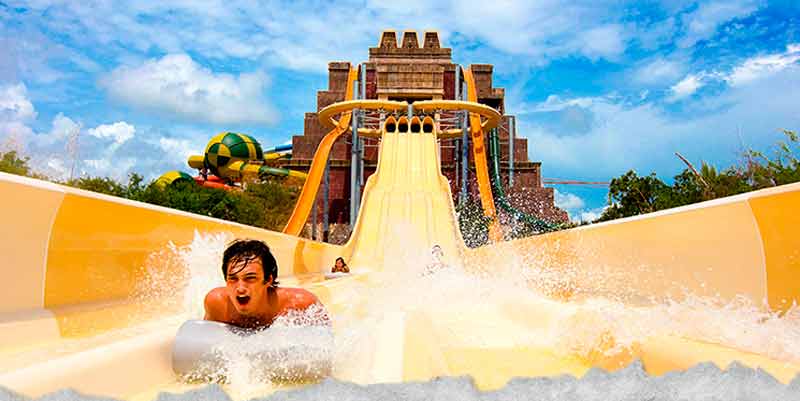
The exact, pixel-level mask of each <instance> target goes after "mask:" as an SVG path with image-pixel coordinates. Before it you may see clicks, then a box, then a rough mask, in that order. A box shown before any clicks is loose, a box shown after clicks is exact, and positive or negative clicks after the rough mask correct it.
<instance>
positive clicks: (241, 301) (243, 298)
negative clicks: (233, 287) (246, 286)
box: [236, 295, 250, 305]
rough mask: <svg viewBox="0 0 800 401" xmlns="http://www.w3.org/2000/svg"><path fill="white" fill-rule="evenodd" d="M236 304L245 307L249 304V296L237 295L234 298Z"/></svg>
mask: <svg viewBox="0 0 800 401" xmlns="http://www.w3.org/2000/svg"><path fill="white" fill-rule="evenodd" d="M236 302H238V303H239V305H247V303H248V302H250V296H249V295H238V296H237V297H236Z"/></svg>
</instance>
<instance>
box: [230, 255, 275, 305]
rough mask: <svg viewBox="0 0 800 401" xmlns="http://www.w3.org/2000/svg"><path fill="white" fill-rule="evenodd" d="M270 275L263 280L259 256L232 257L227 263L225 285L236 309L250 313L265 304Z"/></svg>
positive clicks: (270, 282)
mask: <svg viewBox="0 0 800 401" xmlns="http://www.w3.org/2000/svg"><path fill="white" fill-rule="evenodd" d="M271 284H272V277H270V278H269V280H267V281H266V282H265V281H264V269H263V267H262V263H261V258H250V259H248V258H233V259H231V261H230V262H229V263H228V277H227V278H226V284H225V287H226V288H227V291H228V297H229V298H230V300H231V303H232V304H233V306H234V308H236V311H237V312H239V313H240V314H242V315H245V316H246V315H252V314H255V313H256V312H258V310H259V309H260V308H261V307H262V306H263V305H265V304H266V301H267V300H266V296H267V288H268V287H269V286H270V285H271Z"/></svg>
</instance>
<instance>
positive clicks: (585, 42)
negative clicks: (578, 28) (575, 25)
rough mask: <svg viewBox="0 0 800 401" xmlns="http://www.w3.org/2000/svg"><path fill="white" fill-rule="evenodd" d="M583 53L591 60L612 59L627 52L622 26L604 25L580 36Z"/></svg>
mask: <svg viewBox="0 0 800 401" xmlns="http://www.w3.org/2000/svg"><path fill="white" fill-rule="evenodd" d="M579 38H580V39H579V40H580V41H581V42H582V43H581V45H580V49H581V53H583V54H584V55H586V56H587V57H589V58H591V59H598V58H607V59H611V58H614V57H616V56H618V55H619V54H621V53H622V52H623V51H624V50H625V43H624V40H623V37H622V27H621V26H620V25H603V26H599V27H596V28H592V29H589V30H587V31H585V32H583V33H581V34H580V37H579Z"/></svg>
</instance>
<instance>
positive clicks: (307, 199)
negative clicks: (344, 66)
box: [283, 67, 358, 235]
mask: <svg viewBox="0 0 800 401" xmlns="http://www.w3.org/2000/svg"><path fill="white" fill-rule="evenodd" d="M357 78H358V68H354V67H350V72H349V73H348V75H347V87H346V92H345V95H344V100H345V101H347V100H351V99H353V83H354V82H355V81H356V79H357ZM351 116H352V112H347V113H345V114H344V115H342V117H341V118H340V119H339V121H338V122H337V124H336V126H334V127H333V129H331V130H330V132H328V133H327V134H326V135H325V137H323V138H322V141H321V142H320V143H319V146H318V147H317V151H316V152H315V153H314V160H312V162H311V168H309V170H308V177H307V178H306V181H305V183H304V184H303V189H302V190H301V191H300V196H299V197H298V198H297V203H296V204H295V206H294V211H293V212H292V215H291V217H289V222H288V223H286V227H284V229H283V232H284V233H285V234H289V235H298V234H300V231H302V230H303V226H305V224H306V220H308V215H309V214H310V213H311V208H312V207H314V201H315V200H316V199H317V191H318V190H319V184H320V182H321V181H322V176H323V174H325V166H326V165H327V164H328V155H330V152H331V148H332V147H333V144H334V143H335V142H336V140H337V139H338V138H339V135H341V134H343V133H345V132H347V130H348V128H349V127H350V118H351Z"/></svg>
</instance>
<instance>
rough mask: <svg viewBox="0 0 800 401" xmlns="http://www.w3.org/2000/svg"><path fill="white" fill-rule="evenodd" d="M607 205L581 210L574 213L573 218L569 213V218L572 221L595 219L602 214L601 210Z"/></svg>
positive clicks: (580, 221) (579, 221)
mask: <svg viewBox="0 0 800 401" xmlns="http://www.w3.org/2000/svg"><path fill="white" fill-rule="evenodd" d="M607 207H608V206H603V207H598V208H595V209H589V210H581V211H580V212H578V213H576V214H575V217H574V218H572V215H570V218H571V220H572V221H573V222H576V223H583V222H590V221H595V220H597V219H599V218H600V216H601V215H602V214H603V212H604V211H605V210H606V208H607Z"/></svg>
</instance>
